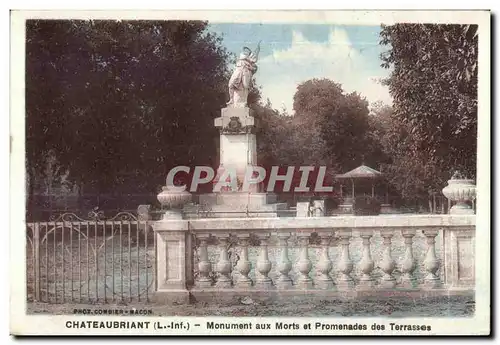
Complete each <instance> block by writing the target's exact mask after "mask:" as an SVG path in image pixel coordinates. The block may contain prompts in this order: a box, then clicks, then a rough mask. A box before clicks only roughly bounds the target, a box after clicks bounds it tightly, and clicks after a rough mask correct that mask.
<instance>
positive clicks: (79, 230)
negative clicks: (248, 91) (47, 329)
mask: <svg viewBox="0 0 500 345" xmlns="http://www.w3.org/2000/svg"><path fill="white" fill-rule="evenodd" d="M141 218H142V217H138V216H136V215H134V214H132V213H127V212H120V213H118V214H117V215H116V216H114V217H112V218H108V219H104V217H103V214H102V213H100V212H90V213H89V215H88V217H87V218H86V219H84V218H80V217H79V216H77V215H75V214H73V213H66V214H63V215H61V216H59V217H57V218H55V219H51V220H49V221H47V222H33V223H27V243H26V270H27V289H28V290H27V296H28V301H39V302H47V303H70V302H73V303H86V304H97V303H117V302H118V303H120V302H123V303H127V302H132V301H142V302H147V301H149V300H150V297H151V295H152V292H153V291H154V290H155V282H156V278H155V274H156V236H154V232H153V229H152V222H151V221H150V220H148V219H141Z"/></svg>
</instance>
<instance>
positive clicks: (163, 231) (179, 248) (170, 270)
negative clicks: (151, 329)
mask: <svg viewBox="0 0 500 345" xmlns="http://www.w3.org/2000/svg"><path fill="white" fill-rule="evenodd" d="M153 229H154V231H155V236H157V246H156V260H157V271H156V279H157V291H156V294H155V299H156V300H157V301H158V302H160V303H162V302H172V301H175V302H180V303H188V301H189V292H188V290H187V286H186V283H187V280H188V279H189V277H190V276H191V275H192V272H191V274H190V272H187V270H186V266H187V262H188V261H192V259H193V258H192V255H189V253H190V252H191V251H190V250H187V248H186V243H187V240H186V238H187V236H190V234H189V232H188V221H187V220H178V219H173V220H165V219H164V220H161V221H157V222H155V223H154V225H153ZM190 266H191V267H192V265H190Z"/></svg>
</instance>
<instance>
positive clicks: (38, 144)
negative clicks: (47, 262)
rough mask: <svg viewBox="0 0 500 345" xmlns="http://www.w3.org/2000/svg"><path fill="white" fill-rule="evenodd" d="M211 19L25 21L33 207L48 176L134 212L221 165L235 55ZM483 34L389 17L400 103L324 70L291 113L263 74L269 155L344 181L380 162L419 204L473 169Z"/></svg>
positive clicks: (398, 190)
mask: <svg viewBox="0 0 500 345" xmlns="http://www.w3.org/2000/svg"><path fill="white" fill-rule="evenodd" d="M207 25H208V23H206V22H197V21H189V22H186V21H109V20H107V21H93V20H90V21H55V20H53V21H47V20H43V21H39V20H31V21H28V22H27V28H26V30H27V31H26V169H27V176H28V181H27V202H28V213H29V214H33V212H34V211H35V210H36V209H37V208H40V207H43V205H40V204H39V203H37V202H36V200H35V198H34V195H35V194H37V191H42V193H47V188H45V187H46V186H47V184H48V185H50V186H53V185H62V184H68V185H70V186H74V187H75V186H76V188H75V190H77V193H78V195H79V197H78V200H80V201H81V202H83V200H85V198H84V196H86V198H87V204H86V205H79V206H78V207H80V208H81V207H87V206H90V205H92V206H99V207H103V208H106V207H109V208H116V209H121V208H129V209H130V208H132V209H133V208H135V207H136V205H137V204H138V203H154V202H155V195H156V193H157V192H158V188H159V187H160V186H161V185H163V184H164V179H165V177H166V173H167V171H168V170H169V169H170V168H172V167H173V166H176V165H189V166H194V165H209V166H213V167H217V165H218V161H217V159H218V147H217V145H218V132H217V130H216V129H215V128H214V126H213V119H214V118H215V117H218V116H219V114H220V109H221V108H222V107H224V106H225V102H226V101H227V99H226V98H227V90H226V85H227V81H228V78H229V72H230V71H229V66H230V64H231V62H233V61H234V60H233V59H234V56H232V55H231V54H230V53H229V52H227V51H226V49H225V48H224V47H223V45H222V40H221V38H220V37H218V36H216V35H214V34H213V33H211V32H209V31H208V30H207ZM476 31H477V28H476V27H474V26H466V25H420V24H419V25H416V24H398V25H394V26H386V27H382V30H381V42H380V43H381V44H383V45H385V46H386V47H387V48H388V51H387V53H386V54H384V55H383V56H382V57H381V64H382V65H383V66H384V67H386V68H389V69H390V71H391V74H390V77H389V78H388V79H387V80H386V81H385V83H387V85H388V86H389V88H390V92H391V95H392V97H393V99H394V102H393V104H392V106H391V105H385V104H372V105H371V106H369V104H368V102H367V101H366V100H365V99H364V98H363V97H362V96H361V95H359V94H357V93H346V92H345V91H344V90H343V89H342V85H340V84H338V83H337V82H335V81H333V80H328V79H313V80H307V81H305V82H303V83H302V84H300V85H298V87H297V91H296V94H295V96H294V111H295V114H294V116H290V114H287V113H285V112H283V111H278V110H276V109H273V107H272V105H271V104H270V103H269V102H268V101H267V102H266V101H264V100H261V93H260V90H259V88H258V85H257V86H256V87H255V88H254V89H253V90H252V93H251V95H250V100H249V103H251V107H252V108H254V110H255V116H256V117H257V118H258V121H259V128H258V133H257V135H258V150H259V157H258V160H259V164H260V165H263V166H271V165H280V166H283V167H287V166H297V167H298V166H301V165H316V166H319V165H326V166H327V167H328V179H329V181H333V176H334V174H336V173H342V172H346V171H348V170H351V169H353V168H355V167H357V166H359V165H360V164H362V163H364V164H366V165H369V166H371V167H373V168H375V169H382V171H383V172H384V174H386V176H387V178H388V181H389V182H390V188H391V194H392V195H393V196H394V197H396V198H398V199H399V200H400V201H401V202H402V203H410V204H411V203H415V202H421V203H423V204H427V200H429V198H430V197H431V196H432V195H435V194H436V193H439V192H440V190H441V189H442V188H443V187H444V186H445V185H446V180H447V179H448V178H449V177H450V175H451V172H452V170H455V169H460V170H462V171H463V172H465V173H466V174H467V175H468V176H469V177H471V178H475V171H476V136H477V35H476ZM257 79H258V75H257ZM200 191H201V192H203V190H200ZM49 194H50V193H49ZM133 195H135V196H139V197H138V198H136V199H134V198H133V197H132V196H133ZM431 208H432V205H431Z"/></svg>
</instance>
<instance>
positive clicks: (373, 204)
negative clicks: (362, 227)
mask: <svg viewBox="0 0 500 345" xmlns="http://www.w3.org/2000/svg"><path fill="white" fill-rule="evenodd" d="M352 208H353V211H354V214H355V215H356V216H374V215H379V214H380V202H379V201H378V200H377V199H375V198H373V197H371V196H370V197H356V198H354V202H353V205H352Z"/></svg>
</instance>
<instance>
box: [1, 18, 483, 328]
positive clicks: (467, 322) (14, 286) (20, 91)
mask: <svg viewBox="0 0 500 345" xmlns="http://www.w3.org/2000/svg"><path fill="white" fill-rule="evenodd" d="M28 18H46V19H49V18H51V19H55V18H59V19H82V18H94V19H112V18H121V19H192V20H194V19H203V20H209V21H212V22H227V23H231V22H257V23H258V22H262V23H325V24H326V23H334V24H346V25H347V24H350V25H378V24H381V23H384V24H393V23H397V22H426V23H431V22H432V23H459V24H478V25H479V85H478V103H479V106H478V146H477V147H478V155H477V161H478V167H477V176H478V177H479V178H478V180H477V194H478V196H477V209H478V210H477V215H476V229H477V230H476V246H477V248H479V250H476V312H475V316H474V317H473V318H425V319H422V318H419V319H418V320H413V321H418V322H417V323H422V322H423V321H425V323H429V324H431V325H432V327H433V332H432V333H433V334H443V335H445V334H448V335H461V334H464V335H465V334H483V335H484V334H488V333H489V329H490V250H489V249H490V231H491V224H490V198H489V196H490V145H491V144H490V140H491V138H490V125H491V123H490V112H491V109H490V92H491V90H490V13H489V12H488V11H478V10H476V11H362V10H356V11H318V10H309V11H293V10H290V11H264V10H263V11H255V10H254V11H249V12H247V11H215V10H210V11H200V10H194V11H171V10H169V11H141V10H139V11H138V10H133V11H104V10H100V11H83V10H78V11H75V10H71V11H13V12H12V14H11V80H10V91H11V114H10V126H11V127H10V132H11V157H10V158H11V160H10V163H11V165H10V178H11V195H10V206H11V209H10V217H11V218H10V219H11V226H10V263H9V268H10V289H11V291H10V322H11V326H10V331H11V333H12V334H25V335H28V334H32V335H35V334H38V335H42V334H51V335H55V334H61V335H62V334H76V335H85V334H88V335H98V334H102V335H104V334H117V335H120V334H154V335H159V333H157V332H155V331H154V330H153V331H152V332H149V331H148V332H147V333H146V332H141V333H139V332H131V331H130V330H92V331H90V332H88V333H86V332H83V331H82V330H77V331H74V330H71V329H67V328H66V327H65V326H64V322H65V321H67V320H73V319H89V317H85V316H81V317H78V316H48V315H26V313H25V311H26V272H25V271H26V270H25V268H24V267H25V231H26V230H25V221H24V212H25V193H24V191H25V183H24V181H25V172H24V149H25V148H24V143H25V136H24V125H25V123H24V121H25V117H24V116H25V111H24V103H25V101H24V75H25V71H24V65H25V46H24V42H25V31H24V21H25V20H26V19H28ZM21 263H22V265H21ZM94 319H95V320H99V319H103V318H102V317H93V318H92V320H94ZM128 319H130V318H122V317H120V318H111V317H110V318H106V320H108V321H113V320H118V321H126V320H128ZM139 319H140V318H133V319H132V320H136V321H138V320H139ZM142 319H143V320H146V319H150V318H142ZM167 319H168V318H166V317H165V318H163V317H162V318H158V317H157V318H154V317H153V318H151V321H154V320H162V321H164V322H165V321H166V320H167ZM181 319H186V320H189V322H194V320H195V319H199V320H200V321H199V322H203V321H202V319H210V320H211V321H216V320H223V319H224V320H228V321H232V322H234V321H235V320H237V321H238V322H244V320H245V319H247V318H243V317H241V318H237V319H235V318H215V317H213V318H212V317H205V318H180V317H175V320H181ZM286 319H287V318H283V317H279V318H258V319H254V320H258V322H272V323H274V322H275V321H277V320H280V321H285V320H286ZM318 319H321V320H325V321H326V319H325V318H324V317H321V318H314V319H310V321H308V320H306V319H304V318H294V319H293V320H292V321H296V322H297V320H300V322H302V323H305V322H316V320H318ZM413 321H412V320H411V319H392V318H391V319H388V318H376V319H372V318H369V319H366V318H362V319H360V318H328V323H355V322H364V323H367V324H369V323H370V322H378V323H380V322H384V323H386V324H387V323H389V322H397V323H401V324H406V323H412V322H413ZM175 334H177V335H182V333H179V332H176V333H175ZM196 334H207V335H208V334H212V335H213V334H214V333H213V332H212V333H210V332H209V331H201V333H196ZM218 334H225V335H226V334H229V332H228V331H224V332H219V333H218ZM235 334H242V333H241V331H238V333H235ZM248 334H259V335H262V334H264V333H263V332H262V331H253V332H252V333H248ZM266 334H269V335H273V334H282V333H278V332H277V331H272V332H271V333H266ZM289 334H294V335H298V334H304V333H296V332H293V333H289ZM314 334H315V335H325V334H332V333H331V332H326V333H319V332H314ZM342 334H343V335H347V334H350V333H349V332H345V331H343V332H342ZM355 334H366V335H368V334H376V335H381V333H380V332H377V333H372V332H370V331H366V332H363V333H355ZM395 334H399V335H401V334H411V335H416V334H418V333H404V332H397V333H395ZM426 334H429V333H426ZM186 335H194V334H193V333H190V334H187V333H186ZM337 335H339V334H337Z"/></svg>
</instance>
